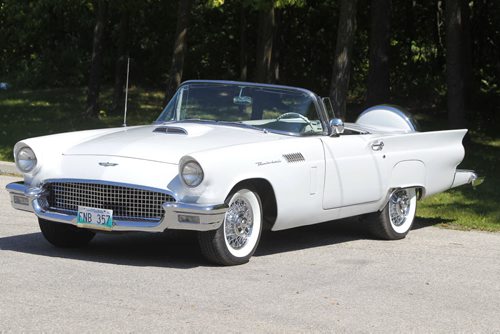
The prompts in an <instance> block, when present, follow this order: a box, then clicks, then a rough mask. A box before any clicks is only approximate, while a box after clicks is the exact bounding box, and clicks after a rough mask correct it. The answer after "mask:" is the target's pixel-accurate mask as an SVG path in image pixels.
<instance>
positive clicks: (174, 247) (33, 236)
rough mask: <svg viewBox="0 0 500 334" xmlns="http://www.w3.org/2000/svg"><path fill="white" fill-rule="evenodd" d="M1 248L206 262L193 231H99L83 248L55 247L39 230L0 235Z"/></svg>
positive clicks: (141, 263) (104, 258) (115, 259)
mask: <svg viewBox="0 0 500 334" xmlns="http://www.w3.org/2000/svg"><path fill="white" fill-rule="evenodd" d="M0 250H8V251H14V252H21V253H27V254H34V255H41V256H50V257H60V258H66V259H74V260H81V261H92V262H101V263H109V264H116V265H127V266H138V267H168V268H178V269H189V268H194V267H198V266H204V265H206V261H205V260H204V259H203V257H202V256H201V254H200V250H199V246H198V242H197V239H196V236H195V235H193V234H192V233H175V236H174V235H171V234H170V233H153V234H150V233H124V234H120V235H109V234H104V233H102V234H101V233H99V234H97V235H96V237H95V238H94V239H93V240H92V241H91V242H90V244H89V245H88V246H86V247H83V248H57V247H54V246H52V245H51V244H49V243H48V242H47V241H46V240H45V239H44V237H43V235H42V234H41V233H29V234H22V235H15V236H10V237H4V238H0Z"/></svg>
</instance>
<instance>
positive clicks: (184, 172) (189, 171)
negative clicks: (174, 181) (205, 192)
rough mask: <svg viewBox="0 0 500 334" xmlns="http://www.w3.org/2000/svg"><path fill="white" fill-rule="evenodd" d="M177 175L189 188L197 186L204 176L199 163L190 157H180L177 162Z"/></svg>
mask: <svg viewBox="0 0 500 334" xmlns="http://www.w3.org/2000/svg"><path fill="white" fill-rule="evenodd" d="M179 175H180V177H181V180H182V182H183V183H184V184H185V185H186V186H187V187H189V188H195V187H197V186H199V185H200V184H201V183H202V182H203V179H204V177H205V174H204V172H203V168H201V165H200V164H199V163H198V161H196V160H195V159H193V158H191V157H184V158H182V159H181V161H180V163H179Z"/></svg>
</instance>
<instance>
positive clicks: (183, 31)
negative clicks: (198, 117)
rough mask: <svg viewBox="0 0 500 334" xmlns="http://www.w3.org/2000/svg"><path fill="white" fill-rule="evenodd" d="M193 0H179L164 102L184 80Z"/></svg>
mask: <svg viewBox="0 0 500 334" xmlns="http://www.w3.org/2000/svg"><path fill="white" fill-rule="evenodd" d="M192 3H193V1H192V0H179V7H178V9H177V28H176V32H175V36H176V37H175V44H174V52H173V54H172V65H171V66H170V72H169V75H168V82H167V88H166V90H165V99H164V104H166V103H167V102H168V101H169V100H170V98H171V97H172V96H173V95H174V93H175V91H176V89H177V87H179V85H180V84H181V81H182V71H183V69H184V57H185V55H186V49H187V32H188V27H189V18H190V16H191V6H192Z"/></svg>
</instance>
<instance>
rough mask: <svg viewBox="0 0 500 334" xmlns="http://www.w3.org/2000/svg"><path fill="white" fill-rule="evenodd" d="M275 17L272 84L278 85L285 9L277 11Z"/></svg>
mask: <svg viewBox="0 0 500 334" xmlns="http://www.w3.org/2000/svg"><path fill="white" fill-rule="evenodd" d="M274 16H275V17H274V34H273V52H272V55H271V73H270V82H272V83H277V82H279V81H280V62H281V47H282V44H283V43H282V25H283V9H275V13H274Z"/></svg>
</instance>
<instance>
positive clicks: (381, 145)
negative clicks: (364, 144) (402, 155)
mask: <svg viewBox="0 0 500 334" xmlns="http://www.w3.org/2000/svg"><path fill="white" fill-rule="evenodd" d="M383 148H384V142H383V141H381V140H380V141H376V142H374V143H373V144H372V150H374V151H382V149H383Z"/></svg>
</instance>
